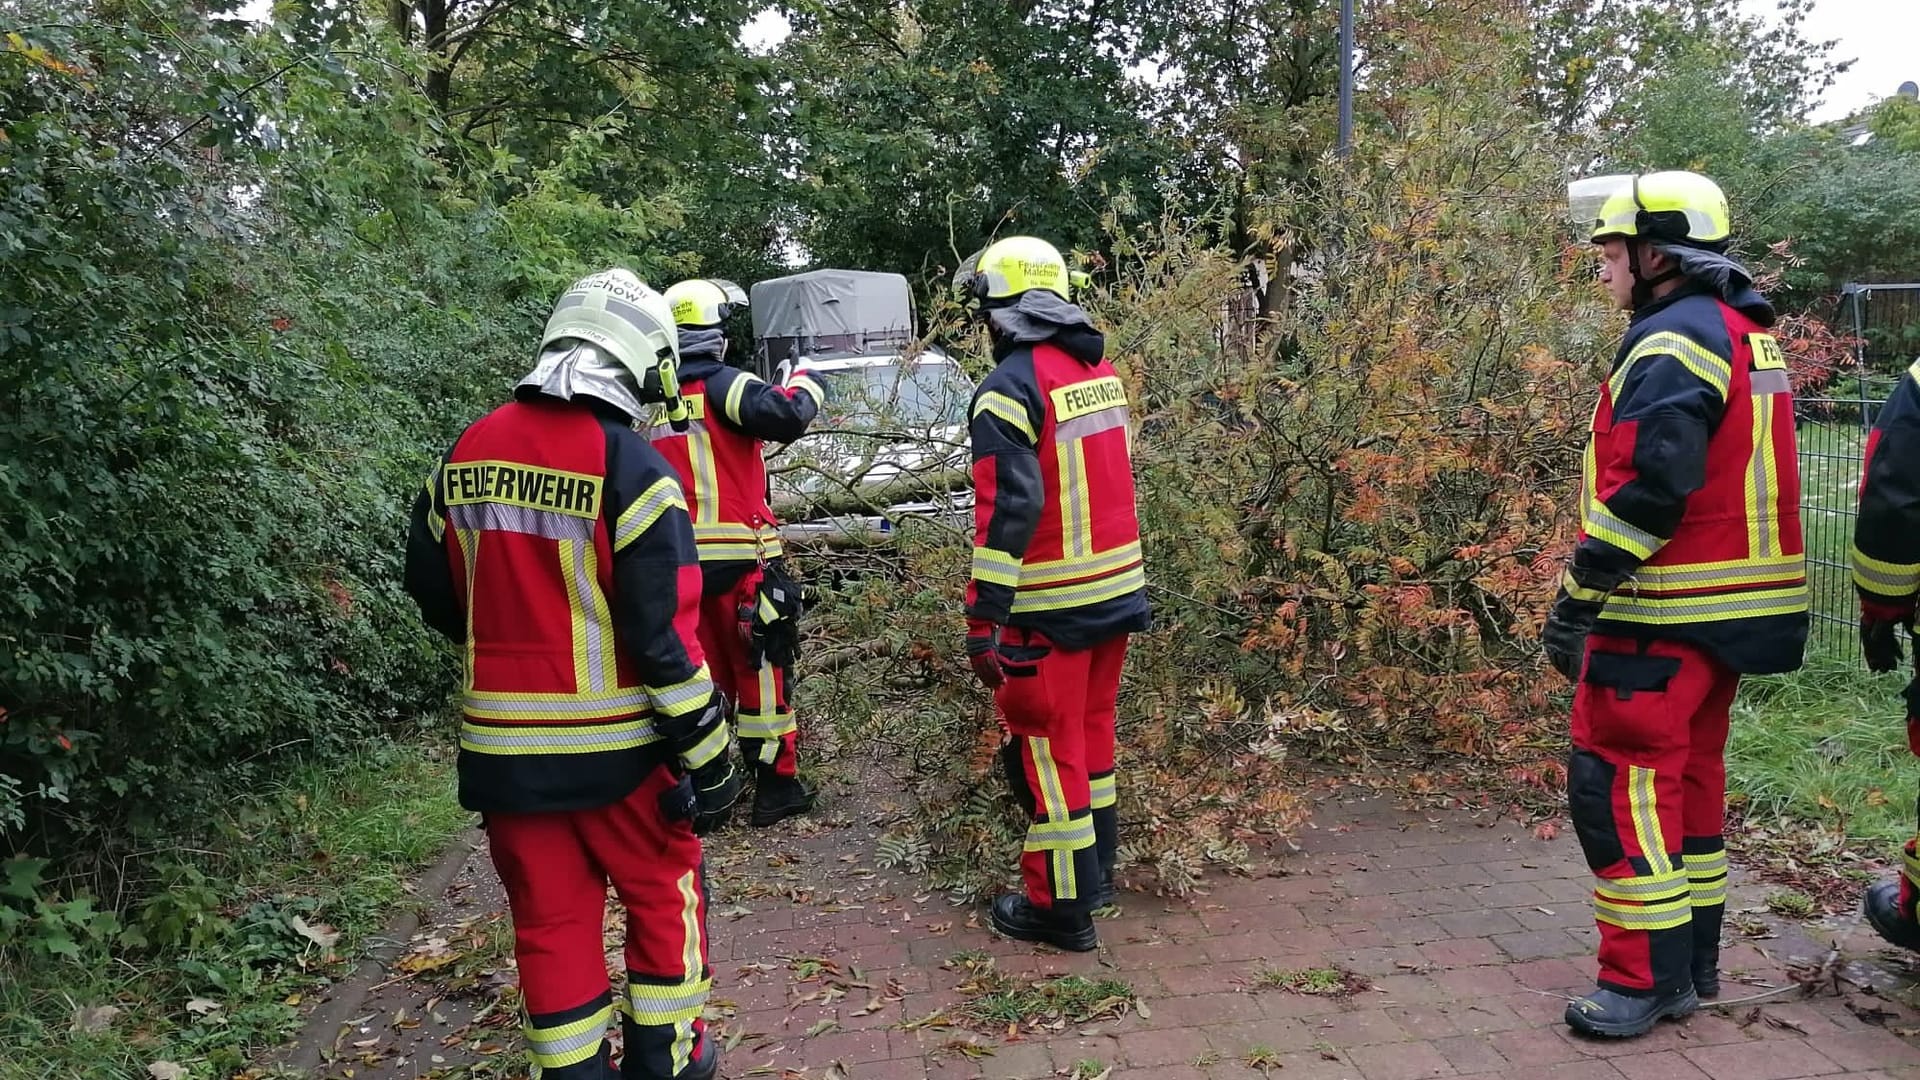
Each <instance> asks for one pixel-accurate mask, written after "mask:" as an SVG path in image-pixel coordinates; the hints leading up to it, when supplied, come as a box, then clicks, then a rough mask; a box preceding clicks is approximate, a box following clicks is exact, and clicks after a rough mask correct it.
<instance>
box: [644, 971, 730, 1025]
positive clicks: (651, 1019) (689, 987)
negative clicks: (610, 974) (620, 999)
mask: <svg viewBox="0 0 1920 1080" xmlns="http://www.w3.org/2000/svg"><path fill="white" fill-rule="evenodd" d="M712 990H713V980H712V979H696V980H694V981H693V982H684V983H672V984H670V985H666V986H661V985H656V984H654V983H643V982H634V981H633V980H632V979H628V980H627V1000H626V1008H625V1009H624V1010H622V1011H624V1012H625V1013H626V1014H627V1018H628V1019H630V1020H632V1021H633V1022H634V1023H636V1024H643V1025H646V1026H649V1027H651V1026H654V1025H660V1024H677V1023H680V1022H681V1021H683V1020H697V1019H699V1018H700V1010H702V1009H704V1008H705V1007H706V1004H707V997H708V995H709V994H710V993H711V992H712Z"/></svg>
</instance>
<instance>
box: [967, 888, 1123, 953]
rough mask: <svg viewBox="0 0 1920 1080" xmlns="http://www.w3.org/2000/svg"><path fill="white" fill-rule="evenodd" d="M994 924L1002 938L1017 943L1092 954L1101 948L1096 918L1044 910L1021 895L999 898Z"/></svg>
mask: <svg viewBox="0 0 1920 1080" xmlns="http://www.w3.org/2000/svg"><path fill="white" fill-rule="evenodd" d="M990 921H991V922H992V923H993V928H994V929H995V930H996V931H998V932H999V933H1000V934H1001V935H1002V936H1004V937H1010V938H1012V939H1013V940H1015V941H1037V942H1039V943H1041V944H1043V945H1051V946H1053V947H1054V948H1056V949H1065V950H1067V951H1068V952H1092V951H1093V950H1094V949H1096V948H1098V947H1099V945H1100V939H1099V937H1098V935H1096V934H1095V933H1094V930H1093V917H1092V916H1090V915H1087V914H1086V913H1084V912H1082V913H1079V914H1075V915H1067V914H1064V913H1059V912H1048V911H1041V910H1040V909H1038V908H1036V907H1034V906H1033V904H1032V903H1031V902H1029V901H1028V900H1027V898H1026V897H1024V896H1021V895H1020V894H1019V893H1008V894H1007V895H1005V896H1002V897H1000V898H998V899H996V900H995V901H994V902H993V910H992V912H991V913H990Z"/></svg>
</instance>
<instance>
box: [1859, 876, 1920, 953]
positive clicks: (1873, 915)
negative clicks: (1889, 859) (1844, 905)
mask: <svg viewBox="0 0 1920 1080" xmlns="http://www.w3.org/2000/svg"><path fill="white" fill-rule="evenodd" d="M1863 906H1864V908H1865V910H1866V913H1867V922H1869V923H1872V924H1873V929H1874V932H1875V933H1877V934H1879V935H1880V936H1881V937H1883V938H1885V939H1887V943H1888V944H1890V945H1898V946H1900V947H1901V948H1903V949H1912V950H1914V951H1915V952H1920V923H1915V922H1914V921H1913V920H1912V919H1911V918H1908V917H1907V914H1906V913H1905V912H1903V911H1901V910H1900V883H1899V882H1897V881H1883V882H1881V883H1880V884H1878V885H1873V886H1869V887H1868V889H1867V899H1866V903H1865V904H1864V905H1863Z"/></svg>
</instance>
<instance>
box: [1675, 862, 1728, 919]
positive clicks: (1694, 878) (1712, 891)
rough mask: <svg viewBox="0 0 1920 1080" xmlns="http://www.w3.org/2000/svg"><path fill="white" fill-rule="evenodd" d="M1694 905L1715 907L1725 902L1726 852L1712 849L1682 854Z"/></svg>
mask: <svg viewBox="0 0 1920 1080" xmlns="http://www.w3.org/2000/svg"><path fill="white" fill-rule="evenodd" d="M1681 860H1682V861H1683V862H1684V863H1686V869H1687V884H1688V886H1689V888H1690V890H1691V892H1692V896H1693V906H1694V907H1716V906H1718V905H1721V904H1724V903H1726V902H1727V853H1726V852H1725V851H1724V850H1722V851H1714V852H1709V853H1706V854H1701V855H1682V856H1681Z"/></svg>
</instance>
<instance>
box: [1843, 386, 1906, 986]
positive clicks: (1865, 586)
mask: <svg viewBox="0 0 1920 1080" xmlns="http://www.w3.org/2000/svg"><path fill="white" fill-rule="evenodd" d="M1853 582H1854V586H1855V588H1857V589H1858V590H1859V593H1860V643H1861V646H1862V650H1863V651H1864V652H1865V653H1866V659H1867V667H1868V669H1870V670H1872V671H1875V672H1888V671H1892V670H1893V669H1894V668H1896V667H1899V666H1900V660H1901V656H1900V635H1899V633H1898V631H1899V630H1900V629H1905V630H1906V632H1907V638H1908V639H1909V641H1911V639H1912V637H1913V619H1914V601H1915V598H1916V596H1920V360H1916V361H1914V363H1913V366H1912V367H1910V368H1908V369H1907V373H1906V374H1905V375H1903V376H1902V377H1901V379H1900V383H1899V385H1898V386H1896V387H1894V390H1893V394H1892V396H1891V397H1889V398H1888V399H1887V403H1886V405H1885V406H1884V407H1882V408H1881V410H1880V415H1879V416H1878V417H1876V418H1875V419H1874V423H1873V433H1872V434H1871V435H1869V436H1868V438H1867V464H1866V472H1865V475H1864V476H1863V477H1862V479H1861V481H1860V516H1859V518H1858V519H1857V520H1856V521H1855V522H1854V527H1853ZM1915 659H1916V661H1920V651H1917V652H1916V655H1915ZM1904 696H1905V698H1906V704H1907V745H1908V748H1909V749H1911V750H1912V751H1913V752H1914V753H1915V754H1920V675H1916V676H1915V677H1914V678H1913V680H1912V681H1910V682H1908V683H1907V690H1906V694H1905V695H1904ZM1916 842H1917V841H1915V840H1909V841H1907V846H1906V849H1905V850H1904V851H1903V852H1902V858H1901V864H1900V877H1899V879H1898V880H1897V881H1887V882H1882V883H1880V884H1878V885H1874V886H1873V887H1871V888H1870V889H1868V890H1867V898H1866V912H1867V921H1868V922H1869V923H1872V924H1873V928H1874V929H1875V930H1877V931H1879V933H1880V936H1881V937H1883V938H1886V939H1887V940H1888V941H1890V942H1892V943H1893V944H1895V945H1899V946H1901V947H1903V948H1908V949H1915V950H1920V921H1916V918H1915V915H1914V902H1915V900H1916V899H1920V853H1916V851H1915V844H1916Z"/></svg>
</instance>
